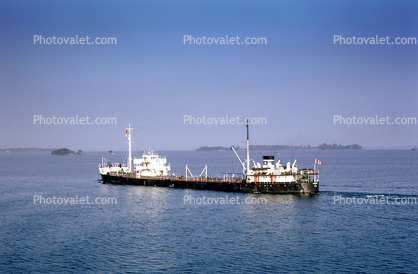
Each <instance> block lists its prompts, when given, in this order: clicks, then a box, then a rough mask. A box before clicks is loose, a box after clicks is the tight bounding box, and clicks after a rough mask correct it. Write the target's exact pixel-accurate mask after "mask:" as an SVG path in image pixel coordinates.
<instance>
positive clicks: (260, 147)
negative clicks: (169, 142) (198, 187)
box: [196, 143, 363, 151]
mask: <svg viewBox="0 0 418 274" xmlns="http://www.w3.org/2000/svg"><path fill="white" fill-rule="evenodd" d="M234 148H235V150H245V148H241V147H240V146H234ZM230 149H231V147H221V146H216V147H208V146H204V147H200V148H198V149H196V151H227V150H230ZM317 149H321V150H325V149H363V148H362V146H360V145H358V144H352V145H347V146H343V145H341V144H340V145H337V144H332V145H328V144H326V143H323V144H322V145H319V146H317V147H311V146H310V145H300V146H289V145H250V150H317Z"/></svg>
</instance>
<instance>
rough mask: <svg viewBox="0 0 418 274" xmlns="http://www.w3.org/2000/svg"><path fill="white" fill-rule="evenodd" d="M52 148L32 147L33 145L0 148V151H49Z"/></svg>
mask: <svg viewBox="0 0 418 274" xmlns="http://www.w3.org/2000/svg"><path fill="white" fill-rule="evenodd" d="M53 150H54V148H34V147H27V148H0V152H6V153H7V152H10V153H15V152H51V151H53Z"/></svg>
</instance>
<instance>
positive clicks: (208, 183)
mask: <svg viewBox="0 0 418 274" xmlns="http://www.w3.org/2000/svg"><path fill="white" fill-rule="evenodd" d="M101 176H102V182H103V183H108V184H121V185H137V186H157V187H173V188H190V189H204V190H217V191H227V192H245V193H263V194H315V193H317V192H318V191H319V187H318V184H317V183H316V184H315V183H313V182H307V181H300V182H292V183H269V184H267V183H248V182H246V181H245V180H223V181H214V180H211V179H206V180H195V179H191V180H188V179H187V178H184V177H183V178H178V177H175V178H172V177H166V178H161V177H160V178H152V177H148V178H136V177H129V176H126V175H125V176H121V175H118V176H117V175H109V174H108V175H105V174H102V175H101Z"/></svg>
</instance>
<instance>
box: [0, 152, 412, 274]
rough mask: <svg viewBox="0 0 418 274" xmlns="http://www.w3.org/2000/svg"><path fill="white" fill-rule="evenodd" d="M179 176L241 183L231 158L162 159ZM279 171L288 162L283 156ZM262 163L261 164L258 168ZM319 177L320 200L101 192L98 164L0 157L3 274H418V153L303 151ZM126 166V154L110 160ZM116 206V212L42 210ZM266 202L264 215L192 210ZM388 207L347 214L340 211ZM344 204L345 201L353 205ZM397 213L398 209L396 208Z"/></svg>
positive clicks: (244, 209)
mask: <svg viewBox="0 0 418 274" xmlns="http://www.w3.org/2000/svg"><path fill="white" fill-rule="evenodd" d="M160 154H164V155H166V156H167V158H168V161H169V162H170V163H171V168H172V171H173V172H174V173H184V166H185V164H189V168H190V169H191V171H192V172H193V173H195V174H199V173H200V172H201V170H202V169H203V167H204V165H205V164H208V167H209V173H210V174H213V175H217V174H221V173H225V172H227V173H228V174H230V173H232V172H234V171H238V172H239V171H241V169H240V168H239V167H237V164H238V161H237V160H236V158H235V156H234V155H233V153H232V152H172V151H170V152H161V153H160ZM275 155H276V158H277V157H279V158H280V159H282V163H283V162H284V163H285V162H287V161H291V160H292V153H291V152H289V151H281V152H280V155H278V153H275ZM261 156H262V154H261V153H258V152H254V153H253V157H254V158H255V159H257V160H259V161H261ZM293 156H294V157H296V158H297V159H298V164H299V167H308V168H311V167H313V162H314V159H315V158H318V159H320V160H321V161H322V162H323V163H324V164H323V165H322V166H318V169H319V170H320V190H321V193H320V194H318V195H315V196H294V195H254V194H241V193H223V192H215V191H203V190H182V189H171V188H156V187H132V186H117V185H103V184H100V183H98V182H97V180H98V179H99V174H98V169H97V165H98V164H99V163H100V162H101V157H102V156H99V155H97V154H95V153H90V154H87V155H83V156H64V157H59V156H51V155H49V154H47V153H16V154H11V155H8V154H4V153H3V154H0V164H1V167H2V169H1V172H0V174H1V177H0V178H1V179H0V180H1V181H0V191H1V197H2V198H1V200H0V220H1V221H0V272H1V273H19V272H25V273H26V272H33V273H45V272H48V273H60V272H62V273H68V272H70V273H71V272H72V273H91V272H102V273H103V272H104V273H138V272H143V273H150V272H158V273H167V272H169V273H172V272H173V273H196V272H197V273H215V272H216V273H231V272H238V273H242V272H251V273H252V272H255V273H269V272H271V273H273V272H281V273H283V272H303V271H306V272H318V273H321V272H322V273H324V272H325V273H336V272H348V271H350V272H356V273H362V272H363V273H418V252H417V247H418V240H417V232H418V231H417V230H418V204H411V203H412V200H411V203H410V204H400V205H397V204H391V203H394V202H395V199H403V201H406V199H407V198H410V199H413V198H415V199H417V198H418V184H417V178H418V173H417V166H418V153H416V152H415V153H414V152H412V151H407V150H399V151H366V150H365V151H364V152H360V151H296V152H294V155H293ZM107 157H108V158H109V159H110V160H112V161H121V160H123V158H124V154H117V155H114V156H107ZM34 195H37V197H40V196H42V197H43V198H48V197H49V198H52V197H53V196H55V197H56V198H57V197H61V198H67V199H68V198H75V197H76V196H77V197H78V198H80V197H87V196H88V197H89V198H90V200H94V199H95V198H115V199H116V200H117V204H89V205H87V204H78V205H77V204H73V205H70V204H67V205H65V204H55V205H54V204H49V205H47V204H39V203H36V204H34ZM226 195H228V196H229V198H230V197H234V198H235V199H239V200H241V201H243V200H245V199H246V198H248V197H250V198H260V197H261V198H265V199H266V201H267V204H240V205H237V204H234V205H232V204H224V205H220V204H218V205H215V204H211V205H208V204H206V205H203V204H187V203H186V204H185V203H184V198H185V196H188V197H193V198H195V199H197V198H202V197H203V196H205V197H206V198H213V199H217V198H225V197H226ZM375 195H378V196H377V197H378V198H379V199H380V198H383V200H385V201H386V200H387V201H388V202H389V204H387V203H384V204H369V203H368V204H364V203H363V204H353V203H350V204H342V203H341V204H340V203H339V202H334V200H335V199H336V197H339V198H343V199H353V197H354V199H357V201H360V200H361V201H363V202H364V201H365V200H366V199H369V200H370V199H375V197H376V196H375ZM347 201H348V200H347ZM399 201H401V200H399Z"/></svg>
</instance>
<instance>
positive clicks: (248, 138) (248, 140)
mask: <svg viewBox="0 0 418 274" xmlns="http://www.w3.org/2000/svg"><path fill="white" fill-rule="evenodd" d="M248 132H249V130H248V119H247V176H248V175H250V137H249V133H248Z"/></svg>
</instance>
